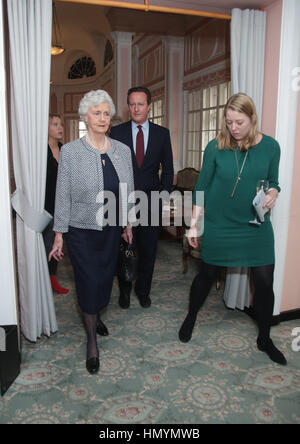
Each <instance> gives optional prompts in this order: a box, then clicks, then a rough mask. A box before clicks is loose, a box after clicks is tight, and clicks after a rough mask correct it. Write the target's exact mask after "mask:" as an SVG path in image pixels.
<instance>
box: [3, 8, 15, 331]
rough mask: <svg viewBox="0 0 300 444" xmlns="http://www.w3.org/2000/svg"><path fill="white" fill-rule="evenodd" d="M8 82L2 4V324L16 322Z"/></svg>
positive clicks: (13, 323)
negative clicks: (8, 132) (8, 131)
mask: <svg viewBox="0 0 300 444" xmlns="http://www.w3.org/2000/svg"><path fill="white" fill-rule="evenodd" d="M7 125H8V122H7V109H6V83H5V69H4V35H3V11H2V5H1V7H0V146H1V149H0V171H1V174H0V245H1V255H0V282H1V292H0V325H16V324H17V319H18V317H17V304H16V282H15V270H14V255H13V235H12V221H11V205H10V186H9V162H8V142H7V137H8V134H7Z"/></svg>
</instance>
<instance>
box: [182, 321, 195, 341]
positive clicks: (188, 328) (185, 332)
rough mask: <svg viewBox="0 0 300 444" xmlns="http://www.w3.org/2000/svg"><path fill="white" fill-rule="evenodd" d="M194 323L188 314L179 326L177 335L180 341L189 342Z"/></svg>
mask: <svg viewBox="0 0 300 444" xmlns="http://www.w3.org/2000/svg"><path fill="white" fill-rule="evenodd" d="M194 325H195V320H193V319H191V318H190V317H189V316H187V317H186V318H185V320H184V321H183V324H182V326H181V327H180V330H179V333H178V336H179V339H180V341H181V342H189V340H190V339H191V337H192V333H193V329H194Z"/></svg>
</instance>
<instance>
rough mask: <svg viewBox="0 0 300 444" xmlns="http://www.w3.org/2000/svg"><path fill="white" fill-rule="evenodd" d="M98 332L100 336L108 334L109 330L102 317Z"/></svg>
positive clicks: (99, 320)
mask: <svg viewBox="0 0 300 444" xmlns="http://www.w3.org/2000/svg"><path fill="white" fill-rule="evenodd" d="M97 333H98V335H100V336H108V335H109V333H108V330H107V327H106V325H105V324H104V322H102V321H101V319H98V323H97Z"/></svg>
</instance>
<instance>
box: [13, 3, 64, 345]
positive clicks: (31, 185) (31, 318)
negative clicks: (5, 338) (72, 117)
mask: <svg viewBox="0 0 300 444" xmlns="http://www.w3.org/2000/svg"><path fill="white" fill-rule="evenodd" d="M7 8H8V24H9V39H10V63H11V127H12V149H13V163H14V175H15V180H16V187H17V189H16V192H15V194H14V196H13V199H12V201H13V206H14V208H15V209H16V211H17V250H18V280H19V298H20V309H21V316H20V318H21V330H22V333H23V334H24V336H25V337H26V338H27V339H29V340H30V341H34V342H35V341H36V340H37V338H38V337H40V336H41V335H42V334H45V335H47V336H50V334H51V332H55V331H57V322H56V316H55V310H54V303H53V293H52V290H51V285H50V279H49V272H48V264H47V258H46V253H45V248H44V243H43V237H42V234H41V232H42V231H43V229H44V228H45V226H46V225H47V224H48V222H49V220H51V216H49V215H48V214H46V213H45V212H44V199H45V182H46V163H47V139H48V113H49V82H50V63H51V54H50V47H51V31H52V1H51V0H42V1H41V0H7Z"/></svg>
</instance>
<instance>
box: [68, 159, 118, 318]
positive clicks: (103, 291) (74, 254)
mask: <svg viewBox="0 0 300 444" xmlns="http://www.w3.org/2000/svg"><path fill="white" fill-rule="evenodd" d="M102 160H104V162H103V166H102V170H103V179H104V188H105V190H110V191H112V192H113V193H114V194H115V196H116V198H117V199H118V190H119V179H118V176H117V173H116V171H115V169H114V166H113V165H112V163H111V161H110V159H109V157H108V156H107V155H104V156H102ZM117 207H118V204H117ZM117 220H118V219H117ZM121 230H122V229H121V227H118V226H105V227H103V230H102V231H98V230H86V229H82V228H75V227H71V226H69V231H68V233H66V234H65V235H64V237H65V239H66V243H67V246H68V252H69V256H70V260H71V263H72V266H73V269H74V277H75V286H76V293H77V298H78V304H79V307H80V308H81V310H82V311H83V312H85V313H88V314H96V313H97V312H98V311H100V310H102V309H103V308H105V307H106V306H107V305H108V303H109V300H110V294H111V290H112V284H113V279H114V274H115V269H116V265H117V259H118V254H119V248H120V239H121Z"/></svg>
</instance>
